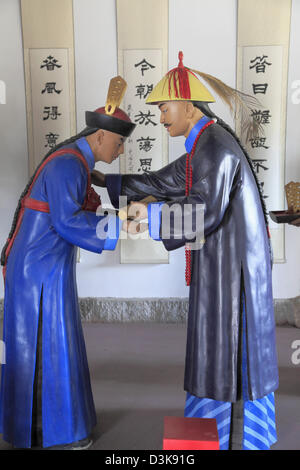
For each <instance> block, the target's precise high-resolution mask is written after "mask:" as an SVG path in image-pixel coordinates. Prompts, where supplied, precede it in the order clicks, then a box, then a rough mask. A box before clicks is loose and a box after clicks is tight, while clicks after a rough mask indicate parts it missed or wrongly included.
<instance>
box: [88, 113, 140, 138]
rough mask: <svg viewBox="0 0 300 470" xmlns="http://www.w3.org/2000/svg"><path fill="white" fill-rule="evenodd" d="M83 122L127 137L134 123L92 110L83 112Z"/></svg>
mask: <svg viewBox="0 0 300 470" xmlns="http://www.w3.org/2000/svg"><path fill="white" fill-rule="evenodd" d="M85 122H86V125H87V126H88V127H93V128H96V129H104V130H106V131H110V132H114V133H115V134H120V135H122V136H123V137H129V136H130V134H131V133H132V131H133V130H134V128H135V127H136V124H134V123H132V122H128V121H124V120H123V119H118V118H115V117H113V116H109V115H107V114H100V113H95V112H94V111H86V112H85Z"/></svg>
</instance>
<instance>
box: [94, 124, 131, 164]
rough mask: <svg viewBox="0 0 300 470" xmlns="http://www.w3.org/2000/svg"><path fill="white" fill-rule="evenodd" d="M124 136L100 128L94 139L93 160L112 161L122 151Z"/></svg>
mask: <svg viewBox="0 0 300 470" xmlns="http://www.w3.org/2000/svg"><path fill="white" fill-rule="evenodd" d="M124 141H125V138H124V137H123V136H121V135H119V134H115V133H114V132H110V131H106V130H102V131H101V132H100V135H99V138H98V139H97V140H96V145H95V149H94V154H95V160H96V161H102V162H105V163H112V162H113V161H114V160H116V158H118V156H119V155H121V154H122V153H124Z"/></svg>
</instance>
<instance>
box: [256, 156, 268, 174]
mask: <svg viewBox="0 0 300 470" xmlns="http://www.w3.org/2000/svg"><path fill="white" fill-rule="evenodd" d="M266 161H267V160H266V158H253V159H252V162H253V166H254V168H255V171H256V173H257V174H258V173H259V169H260V168H262V169H263V170H268V169H269V168H268V167H266V166H264V165H263V164H262V162H266Z"/></svg>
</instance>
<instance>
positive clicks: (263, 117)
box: [251, 109, 272, 124]
mask: <svg viewBox="0 0 300 470" xmlns="http://www.w3.org/2000/svg"><path fill="white" fill-rule="evenodd" d="M251 117H253V118H254V119H255V120H256V121H257V122H259V123H260V124H270V117H272V116H271V114H270V110H269V109H266V110H265V111H261V110H257V109H255V110H254V109H252V112H251Z"/></svg>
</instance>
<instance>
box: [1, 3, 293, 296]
mask: <svg viewBox="0 0 300 470" xmlns="http://www.w3.org/2000/svg"><path fill="white" fill-rule="evenodd" d="M73 5H74V35H75V67H76V106H77V125H78V130H80V129H81V128H83V127H84V112H85V111H86V110H93V109H95V108H97V107H99V106H102V105H104V104H105V98H106V93H107V87H108V83H109V80H110V78H111V77H113V76H115V75H116V74H117V36H116V12H115V2H114V1H113V0H73ZM0 8H1V10H0V80H1V79H2V80H3V79H4V80H5V81H6V84H7V87H8V97H7V104H6V105H1V104H0V120H1V121H0V124H1V127H0V136H1V137H0V139H1V140H0V142H1V144H0V164H1V176H0V177H1V183H2V184H1V187H0V210H1V215H2V218H1V227H0V237H1V239H0V242H1V245H2V243H3V242H4V239H5V237H6V236H7V232H8V228H9V222H8V220H7V217H8V216H9V217H11V214H12V211H13V210H14V207H15V203H16V201H17V196H18V195H19V193H20V192H21V191H22V189H23V186H24V184H25V183H26V179H27V147H26V128H25V122H26V121H25V105H24V78H23V64H22V47H21V30H20V15H19V8H18V0H0ZM2 12H4V15H2ZM236 17H237V7H236V0H226V1H224V0H211V1H210V2H207V0H169V66H170V67H174V66H176V65H177V63H178V58H177V56H178V51H179V50H182V51H183V52H184V63H185V64H186V65H188V66H192V67H194V68H197V69H199V70H203V71H205V72H208V73H211V74H213V75H216V76H217V77H219V78H221V79H222V80H223V81H225V82H226V83H228V84H229V85H232V86H235V84H236V74H235V71H236V52H235V51H236V26H237V23H236ZM299 21H300V2H299V0H294V1H293V16H292V25H291V28H292V30H291V51H290V69H289V84H290V85H291V83H292V81H294V80H296V79H300V58H299V54H298V53H297V52H298V51H299V43H300V33H299V31H298V29H297V27H296V26H297V24H299ZM1 23H3V25H2V24H1ZM7 47H9V48H10V49H11V48H13V51H12V52H9V53H8V52H6V48H7ZM297 49H298V51H297ZM2 51H4V52H5V54H4V56H3V53H2ZM4 71H5V72H4ZM289 90H291V86H290V88H289ZM290 96H291V91H289V100H288V122H287V158H286V181H287V182H288V181H290V180H291V179H294V180H297V181H300V163H299V157H300V154H299V152H300V145H299V144H300V140H299V139H300V133H299V131H298V122H299V115H300V105H293V104H292V103H291V98H290ZM9 97H10V98H9ZM13 97H14V101H12V99H13ZM213 109H214V111H215V112H216V113H217V114H219V115H220V116H221V117H222V118H223V119H224V120H225V121H227V122H228V123H229V124H232V120H231V117H230V115H229V112H228V111H227V109H225V107H224V106H223V105H222V103H217V104H214V105H213ZM16 110H17V112H16ZM15 115H17V116H18V120H17V121H16V120H15ZM2 122H3V123H4V125H5V127H4V128H5V132H3V124H2ZM9 123H10V125H9ZM12 124H14V129H15V128H16V125H17V127H18V132H17V133H16V132H15V130H14V129H13V126H12ZM16 135H17V138H15V136H16ZM297 144H298V145H297ZM169 148H170V157H169V160H170V161H172V160H174V159H175V158H177V157H178V156H179V155H181V154H182V153H183V152H184V143H183V139H170V147H169ZM8 156H9V158H8ZM121 158H122V157H121ZM97 168H99V169H101V170H102V171H104V172H112V173H113V172H118V170H119V164H118V162H117V161H116V162H114V163H113V164H112V165H110V166H108V165H106V164H97ZM101 195H102V199H103V200H104V201H107V194H106V191H104V192H102V193H101ZM299 237H300V228H299V229H297V228H294V227H290V226H288V227H286V257H287V263H285V264H282V265H275V267H274V271H273V276H274V297H275V298H286V297H294V296H297V295H299V290H300V270H299V269H298V266H299V261H300V243H299ZM184 269H185V262H184V250H183V249H180V250H177V251H176V252H171V253H170V264H169V265H120V264H119V248H117V249H116V251H115V252H107V253H103V254H102V255H100V256H99V255H95V254H93V253H89V252H86V251H83V250H82V251H81V263H80V264H79V265H78V267H77V280H78V291H79V295H80V296H82V297H85V296H92V297H187V295H188V289H187V287H186V286H185V281H184ZM0 297H3V286H2V285H1V290H0Z"/></svg>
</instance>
